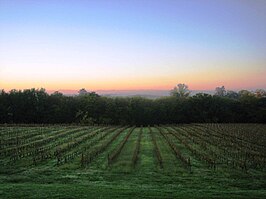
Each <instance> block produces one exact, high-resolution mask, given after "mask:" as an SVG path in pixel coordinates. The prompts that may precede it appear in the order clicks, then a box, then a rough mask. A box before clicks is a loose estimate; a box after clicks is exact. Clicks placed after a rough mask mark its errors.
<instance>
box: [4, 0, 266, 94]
mask: <svg viewBox="0 0 266 199" xmlns="http://www.w3.org/2000/svg"><path fill="white" fill-rule="evenodd" d="M0 44H1V45H0V88H4V89H11V88H17V89H23V88H28V87H45V88H47V89H79V88H81V87H86V88H87V89H129V90H130V89H170V88H172V87H173V86H174V85H175V84H176V83H179V82H184V83H187V84H188V85H189V86H190V87H191V88H192V89H211V88H215V86H220V85H225V86H226V87H227V88H230V89H239V88H249V89H252V88H258V87H260V88H265V87H266V81H265V80H264V76H266V56H265V55H266V45H265V44H266V1H263V0H254V1H250V0H230V1H229V0H217V1H212V0H197V1H196V0H186V1H174V0H173V1H148V0H145V1H144V0H142V1H78V0H76V1H49V0H46V1H26V0H20V1H3V0H0Z"/></svg>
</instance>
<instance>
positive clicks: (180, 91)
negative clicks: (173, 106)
mask: <svg viewBox="0 0 266 199" xmlns="http://www.w3.org/2000/svg"><path fill="white" fill-rule="evenodd" d="M190 93H191V92H190V91H189V89H188V86H187V85H186V84H178V85H177V86H175V87H174V89H173V90H171V92H170V94H171V96H175V97H179V98H187V97H189V95H190Z"/></svg>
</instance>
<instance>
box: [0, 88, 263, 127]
mask: <svg viewBox="0 0 266 199" xmlns="http://www.w3.org/2000/svg"><path fill="white" fill-rule="evenodd" d="M84 90H85V89H84ZM84 90H81V91H82V92H80V94H79V95H77V96H65V95H63V94H62V93H60V92H55V93H52V94H48V93H47V92H46V91H45V90H44V89H25V90H23V91H21V90H11V91H10V92H5V91H3V90H2V91H1V92H0V123H39V124H41V123H43V124H58V123H83V124H114V125H127V124H130V125H154V124H172V123H190V122H262V123H265V122H266V96H265V91H264V90H257V91H256V92H254V93H253V92H250V91H246V90H242V91H239V92H234V91H222V92H221V93H222V95H220V94H216V95H209V94H204V93H199V94H196V95H194V96H189V94H190V92H189V90H188V87H187V86H186V85H184V84H180V86H179V85H178V86H177V87H175V88H174V91H172V95H171V96H169V97H161V98H157V99H148V98H142V97H114V98H113V97H104V96H100V95H98V94H97V93H94V92H87V91H86V92H85V91H84ZM222 90H225V89H222ZM219 92H220V91H219Z"/></svg>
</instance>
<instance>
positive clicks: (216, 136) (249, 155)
mask: <svg viewBox="0 0 266 199" xmlns="http://www.w3.org/2000/svg"><path fill="white" fill-rule="evenodd" d="M0 157H1V158H0V166H1V167H0V172H1V174H0V183H1V186H0V198H29V196H31V197H32V198H36V197H40V198H51V196H56V197H55V198H74V197H77V196H78V197H79V198H86V197H90V196H91V197H93V198H95V197H102V198H110V197H112V196H113V197H116V198H117V197H121V198H124V197H126V198H131V197H132V198H133V197H135V196H138V197H139V198H140V197H143V198H146V197H151V198H156V197H158V198H163V197H165V198H172V197H182V198H184V197H188V198H191V197H192V198H193V197H202V198H205V197H220V198H231V197H232V196H233V197H234V198H264V197H265V196H266V180H265V179H266V125H265V124H217V123H208V124H183V125H167V126H163V125H160V126H148V127H142V126H141V127H137V126H1V127H0ZM199 193H200V194H201V195H200V194H199ZM62 194H65V195H62Z"/></svg>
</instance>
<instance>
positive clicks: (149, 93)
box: [48, 90, 214, 98]
mask: <svg viewBox="0 0 266 199" xmlns="http://www.w3.org/2000/svg"><path fill="white" fill-rule="evenodd" d="M53 92H55V91H53V90H48V93H50V94H51V93H53ZM59 92H61V93H63V94H64V95H70V96H71V95H78V90H59ZM89 92H92V91H89ZM94 92H96V93H97V94H99V95H102V96H109V97H132V96H141V97H147V98H158V97H163V96H170V91H169V90H96V91H94ZM196 93H207V94H214V91H208V90H193V91H191V95H194V94H196Z"/></svg>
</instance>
